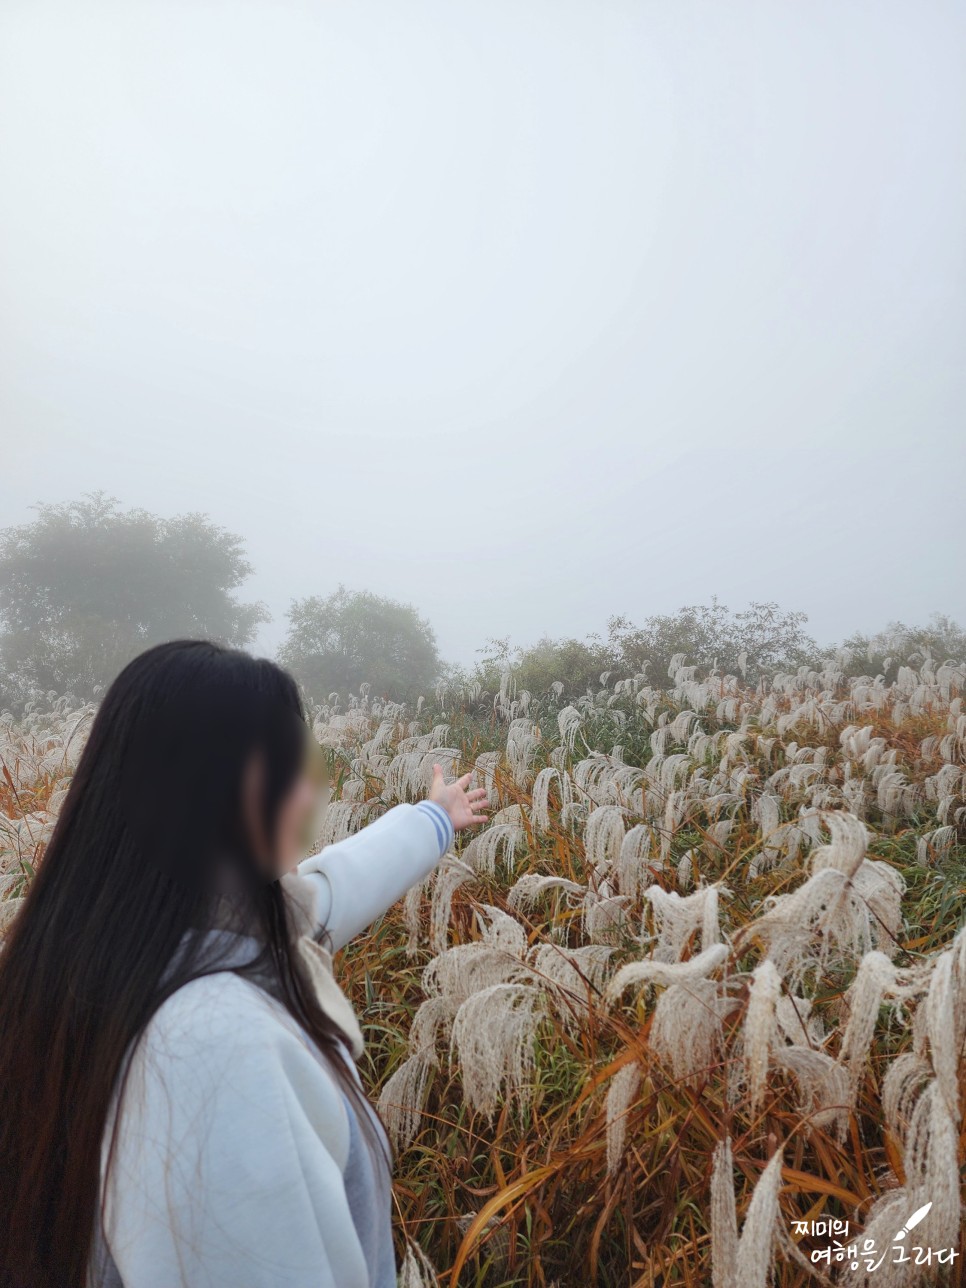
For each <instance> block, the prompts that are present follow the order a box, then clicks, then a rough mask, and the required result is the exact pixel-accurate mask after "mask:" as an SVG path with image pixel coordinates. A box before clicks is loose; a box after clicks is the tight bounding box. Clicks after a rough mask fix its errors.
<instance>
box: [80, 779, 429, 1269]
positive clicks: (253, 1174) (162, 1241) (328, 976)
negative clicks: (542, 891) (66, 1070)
mask: <svg viewBox="0 0 966 1288" xmlns="http://www.w3.org/2000/svg"><path fill="white" fill-rule="evenodd" d="M452 839H453V829H452V824H451V823H450V821H449V818H448V816H447V815H446V813H445V811H444V810H442V808H441V807H440V806H438V805H435V804H434V803H431V802H427V801H423V802H421V803H420V804H419V805H408V804H401V805H396V806H395V807H394V808H393V809H391V810H389V811H388V812H387V813H386V814H384V815H383V816H382V817H381V818H379V819H377V820H376V821H375V822H374V823H372V824H370V825H369V826H368V827H365V828H363V829H362V830H361V831H360V832H358V833H356V834H354V835H353V836H350V837H348V838H347V839H346V840H344V841H340V842H338V843H337V844H335V845H331V846H328V847H327V848H326V849H324V850H323V851H322V852H321V853H320V854H318V855H314V856H313V857H312V858H309V859H306V860H305V862H304V863H302V864H301V865H300V866H299V871H298V875H292V876H288V877H285V878H283V883H285V885H286V888H287V889H288V890H289V892H290V893H291V894H293V895H294V896H295V899H296V902H297V906H298V908H299V910H300V924H299V926H298V929H299V930H301V931H303V932H309V933H308V934H307V937H306V938H304V939H302V940H300V947H301V949H302V954H303V957H304V958H305V959H306V960H307V962H308V963H309V965H310V969H311V971H312V975H313V978H314V981H315V984H316V989H317V993H318V996H319V1000H320V1002H321V1003H322V1005H323V1007H324V1008H325V1009H326V1010H327V1012H328V1013H329V1014H330V1015H331V1016H332V1018H333V1019H334V1020H335V1021H336V1022H337V1023H338V1024H339V1025H340V1027H342V1029H343V1030H344V1031H345V1032H346V1033H347V1036H348V1037H349V1039H350V1043H351V1045H352V1049H353V1054H354V1055H356V1056H358V1055H359V1054H360V1053H361V1050H362V1035H361V1032H360V1030H359V1027H358V1023H357V1021H356V1018H355V1016H354V1014H353V1012H352V1008H351V1006H350V1004H349V1002H348V1000H347V999H346V998H345V996H344V995H343V993H342V992H341V990H340V989H339V987H338V985H337V984H336V983H335V980H334V978H333V976H332V973H331V958H330V957H329V954H328V952H327V951H326V950H325V949H323V948H321V947H320V946H319V945H318V944H316V943H315V942H314V939H313V937H312V936H313V935H315V934H318V933H319V932H320V931H321V930H323V929H324V930H325V931H326V932H327V934H326V938H327V940H328V942H329V944H330V946H331V948H332V950H333V951H335V950H337V949H338V948H340V947H341V946H342V945H344V944H345V943H347V942H348V941H349V940H350V939H351V938H353V937H354V936H355V935H357V934H358V933H359V932H360V931H362V930H364V929H365V928H366V926H368V925H369V924H370V923H371V922H372V921H374V920H375V919H376V918H377V917H379V916H380V915H381V914H382V913H383V912H385V911H386V909H387V908H389V907H390V906H391V905H392V904H393V903H395V902H396V900H397V899H399V898H400V897H401V896H402V895H403V894H404V893H405V892H406V890H408V889H409V888H410V886H412V885H414V884H415V883H416V882H418V881H421V880H422V879H423V878H424V877H426V876H427V875H428V874H429V873H430V872H431V871H432V870H433V868H434V867H435V866H436V864H437V863H438V862H439V860H440V858H441V857H442V855H443V854H445V852H446V850H447V849H448V848H449V846H450V844H451V843H452ZM115 1112H116V1107H115V1110H113V1111H112V1115H111V1119H110V1120H109V1122H108V1125H107V1130H106V1132H105V1136H104V1149H103V1155H102V1195H103V1197H104V1199H105V1219H104V1226H103V1230H99V1231H98V1243H97V1248H96V1251H95V1256H94V1258H93V1261H92V1266H91V1275H90V1280H89V1282H90V1285H91V1288H117V1286H118V1285H123V1288H180V1286H182V1285H183V1286H184V1288H383V1282H382V1281H380V1282H379V1283H378V1284H377V1283H376V1282H375V1281H374V1279H373V1277H372V1274H371V1273H370V1272H371V1268H372V1265H373V1258H374V1255H375V1254H373V1252H372V1251H371V1248H372V1246H375V1245H376V1244H378V1243H380V1242H381V1249H380V1251H379V1257H380V1258H381V1260H380V1261H379V1264H380V1265H381V1267H382V1269H381V1271H380V1277H383V1276H385V1275H386V1274H388V1273H390V1271H389V1270H387V1269H386V1265H387V1253H386V1240H387V1239H389V1237H390V1235H389V1230H388V1194H387V1195H386V1199H385V1203H386V1210H385V1211H384V1212H381V1211H373V1213H372V1220H373V1221H378V1222H382V1223H383V1225H382V1226H380V1228H379V1229H377V1230H372V1231H370V1230H369V1229H368V1228H367V1227H366V1226H363V1228H361V1229H360V1228H359V1226H358V1224H357V1222H358V1221H359V1212H358V1203H357V1204H356V1205H355V1211H354V1210H353V1206H352V1205H350V1200H349V1196H348V1195H347V1192H346V1168H347V1164H348V1163H349V1161H350V1146H351V1145H352V1136H353V1123H352V1121H351V1118H350V1115H349V1113H348V1112H347V1108H346V1102H345V1099H344V1097H343V1093H342V1092H341V1090H340V1088H339V1086H338V1083H337V1082H336V1080H335V1079H334V1077H333V1076H332V1074H331V1073H330V1072H328V1071H327V1068H326V1062H325V1060H324V1058H320V1053H319V1052H318V1049H317V1048H316V1047H315V1045H314V1043H312V1042H311V1040H310V1039H309V1037H308V1035H307V1034H306V1033H305V1032H304V1031H303V1030H302V1029H301V1027H300V1026H299V1025H298V1024H297V1023H296V1022H295V1021H294V1020H293V1019H292V1018H291V1016H290V1015H289V1014H288V1012H287V1011H286V1010H285V1009H284V1007H283V1006H282V1005H281V1003H279V1002H277V1001H276V1000H275V999H274V998H273V997H271V996H270V995H269V994H268V993H267V992H265V991H264V990H263V989H261V988H259V987H258V986H257V985H256V984H254V983H251V982H249V981H248V980H246V979H243V978H241V977H239V976H238V975H236V974H233V973H232V972H230V971H220V972H219V973H216V974H211V975H207V976H204V977H202V978H199V979H195V980H192V981H191V982H190V983H188V984H185V985H184V986H183V987H181V988H180V989H178V991H177V992H175V993H174V994H173V995H172V996H171V997H170V998H168V999H167V1000H166V1001H165V1002H164V1003H163V1005H162V1006H161V1007H159V1009H158V1010H157V1011H156V1013H155V1014H154V1016H153V1017H152V1018H151V1020H150V1022H149V1023H148V1025H147V1027H146V1029H145V1032H144V1035H143V1037H142V1040H141V1042H140V1043H139V1044H138V1045H137V1047H136V1049H135V1053H134V1056H133V1058H132V1061H131V1069H130V1074H129V1079H128V1086H127V1090H126V1093H125V1096H124V1101H123V1105H122V1107H121V1120H120V1124H119V1131H118V1139H117V1145H116V1148H115V1156H114V1159H113V1162H112V1165H111V1168H110V1171H109V1173H107V1176H106V1178H105V1168H106V1162H107V1151H108V1144H109V1141H110V1139H111V1131H112V1126H113V1117H114V1113H115ZM367 1245H368V1246H367ZM388 1261H389V1262H391V1246H390V1248H389V1252H388Z"/></svg>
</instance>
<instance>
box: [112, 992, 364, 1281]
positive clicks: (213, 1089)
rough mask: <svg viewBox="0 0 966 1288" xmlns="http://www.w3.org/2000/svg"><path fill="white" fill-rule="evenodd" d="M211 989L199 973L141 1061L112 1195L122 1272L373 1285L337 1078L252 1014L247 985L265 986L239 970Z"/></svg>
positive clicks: (141, 1052) (129, 1276) (153, 1028)
mask: <svg viewBox="0 0 966 1288" xmlns="http://www.w3.org/2000/svg"><path fill="white" fill-rule="evenodd" d="M211 978H215V977H211ZM222 979H224V977H222ZM208 985H210V981H206V980H196V981H193V982H192V983H191V984H187V985H185V986H184V988H183V989H181V990H179V994H176V995H175V997H174V998H172V999H169V1002H168V1003H166V1004H165V1006H166V1007H167V1008H168V1010H167V1013H166V1015H162V1012H164V1011H165V1008H162V1011H159V1012H158V1016H156V1017H155V1020H154V1021H152V1024H151V1025H150V1026H149V1029H148V1030H147V1031H146V1033H145V1037H144V1041H143V1045H142V1046H141V1047H139V1048H138V1051H137V1052H136V1054H135V1058H134V1060H133V1061H132V1065H131V1078H130V1081H129V1084H128V1090H127V1094H126V1095H125V1098H124V1102H123V1107H122V1117H121V1124H120V1131H119V1133H118V1141H117V1151H116V1154H115V1158H114V1160H113V1164H112V1166H111V1168H110V1170H109V1171H108V1173H107V1175H108V1178H109V1180H108V1184H107V1186H106V1191H105V1192H106V1208H105V1223H104V1231H105V1236H106V1239H107V1243H108V1246H109V1247H110V1251H111V1255H112V1257H113V1259H114V1262H115V1264H116V1266H117V1269H118V1272H119V1274H120V1277H121V1280H122V1281H123V1283H125V1284H128V1285H131V1286H132V1288H306V1285H308V1284H311V1285H312V1286H313V1288H367V1284H368V1276H367V1270H366V1265H365V1257H364V1254H363V1252H362V1248H361V1245H360V1243H359V1240H358V1238H357V1236H356V1232H355V1227H354V1225H353V1221H352V1215H351V1212H350V1209H349V1205H348V1200H347V1198H346V1193H345V1186H344V1183H343V1175H342V1169H343V1168H344V1166H345V1159H346V1156H347V1152H348V1118H347V1115H346V1110H345V1105H344V1102H343V1101H342V1098H341V1093H340V1091H339V1089H338V1087H337V1085H336V1083H335V1081H334V1080H333V1079H332V1078H331V1077H330V1075H329V1074H328V1073H327V1072H326V1071H325V1070H324V1068H323V1067H322V1066H321V1065H320V1063H319V1061H318V1059H317V1057H316V1056H315V1055H313V1054H312V1053H311V1052H310V1051H309V1049H308V1047H307V1046H306V1045H305V1043H304V1041H303V1040H301V1039H300V1038H299V1036H298V1035H297V1034H296V1033H295V1032H294V1031H292V1030H290V1029H289V1028H288V1027H287V1026H286V1025H284V1024H281V1023H279V1022H278V1019H277V1018H275V1017H272V1016H269V1017H267V1022H262V1021H261V1019H260V1016H259V1014H258V1013H256V1012H255V1011H253V1010H252V1009H251V1008H252V1005H253V1003H252V1002H251V1001H250V1000H249V1001H246V1000H245V999H244V998H243V999H242V1006H243V1008H244V1009H242V1010H239V1007H238V1006H237V1005H235V1002H236V1001H237V998H238V994H237V988H238V987H241V988H242V989H249V988H252V987H253V986H252V985H249V984H247V983H245V982H244V981H241V980H237V979H236V980H234V981H233V982H232V983H231V984H230V985H229V987H228V991H227V992H226V991H225V990H224V988H222V990H221V991H220V992H209V993H208V994H207V996H208V997H209V999H213V1000H209V1001H208V1003H207V1005H205V1004H204V999H205V996H206V986H208ZM199 997H200V998H201V999H202V1004H201V1006H200V1007H199V1006H198V1005H196V1006H195V1010H194V1012H192V1013H190V1014H189V1013H188V1012H187V1011H186V1006H187V1005H188V1004H189V1003H191V1002H192V1001H193V1000H195V999H197V998H199ZM176 999H177V1000H176ZM254 1005H258V1003H255V1004H254ZM266 1005H268V1003H266ZM159 1017H160V1018H161V1022H160V1023H156V1021H158V1019H159ZM105 1157H106V1156H105Z"/></svg>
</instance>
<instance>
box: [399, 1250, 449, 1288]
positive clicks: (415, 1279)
mask: <svg viewBox="0 0 966 1288" xmlns="http://www.w3.org/2000/svg"><path fill="white" fill-rule="evenodd" d="M438 1284H439V1280H438V1279H437V1277H436V1271H435V1269H434V1267H433V1264H432V1262H431V1261H430V1260H429V1258H428V1257H427V1256H426V1254H425V1252H423V1250H422V1248H421V1247H420V1246H419V1244H417V1243H413V1242H412V1240H411V1239H407V1240H406V1253H405V1256H404V1257H403V1263H402V1266H401V1267H400V1269H399V1279H398V1288H437V1285H438Z"/></svg>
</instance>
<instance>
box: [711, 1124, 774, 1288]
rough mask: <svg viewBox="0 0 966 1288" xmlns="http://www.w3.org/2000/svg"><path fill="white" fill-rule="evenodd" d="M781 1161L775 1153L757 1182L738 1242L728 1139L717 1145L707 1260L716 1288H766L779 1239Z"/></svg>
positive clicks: (732, 1167) (732, 1164) (732, 1166)
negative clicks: (709, 1263) (710, 1259)
mask: <svg viewBox="0 0 966 1288" xmlns="http://www.w3.org/2000/svg"><path fill="white" fill-rule="evenodd" d="M781 1168H782V1156H781V1151H780V1150H776V1152H775V1153H774V1154H773V1155H772V1157H771V1159H770V1160H769V1162H768V1164H767V1166H766V1167H765V1170H764V1171H763V1172H762V1174H761V1176H760V1177H759V1178H758V1182H757V1184H756V1185H755V1188H754V1190H753V1191H752V1194H751V1201H750V1203H749V1204H748V1210H747V1212H746V1213H745V1223H744V1226H743V1228H742V1231H741V1237H740V1238H739V1237H738V1216H737V1211H736V1207H735V1193H734V1177H733V1170H734V1163H733V1159H732V1154H731V1138H730V1137H726V1138H725V1140H723V1141H721V1142H719V1144H718V1146H717V1148H716V1149H715V1152H714V1165H713V1169H712V1174H711V1258H712V1262H711V1264H712V1270H711V1274H712V1283H713V1285H714V1288H767V1285H768V1282H769V1280H770V1278H771V1268H772V1262H773V1259H774V1253H775V1245H776V1243H777V1242H778V1240H779V1239H780V1237H781V1228H780V1227H781V1221H780V1216H781V1214H780V1210H779V1207H778V1190H779V1187H780V1185H781Z"/></svg>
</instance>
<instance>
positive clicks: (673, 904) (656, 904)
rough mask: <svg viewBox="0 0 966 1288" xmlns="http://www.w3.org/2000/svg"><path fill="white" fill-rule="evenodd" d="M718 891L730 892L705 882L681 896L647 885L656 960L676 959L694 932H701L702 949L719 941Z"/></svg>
mask: <svg viewBox="0 0 966 1288" xmlns="http://www.w3.org/2000/svg"><path fill="white" fill-rule="evenodd" d="M719 893H720V894H725V895H727V894H729V893H730V892H729V891H728V890H726V889H724V888H723V887H721V886H718V885H707V886H701V887H700V888H699V889H698V890H696V891H695V892H694V893H693V894H690V895H680V894H678V892H677V891H676V890H664V889H663V888H662V887H661V886H659V885H651V886H648V888H647V889H646V890H645V891H644V894H643V898H644V900H645V901H646V902H647V903H648V904H649V905H650V908H651V915H652V917H653V920H654V926H655V931H656V942H655V944H654V958H655V960H656V961H667V962H673V961H679V960H680V958H681V956H682V954H683V952H684V949H685V947H686V946H687V943H688V940H689V939H690V938H691V936H692V935H693V934H695V933H698V934H699V935H700V939H701V947H702V948H710V947H711V945H712V944H717V943H720V941H721V930H720V927H719V924H718V896H719Z"/></svg>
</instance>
